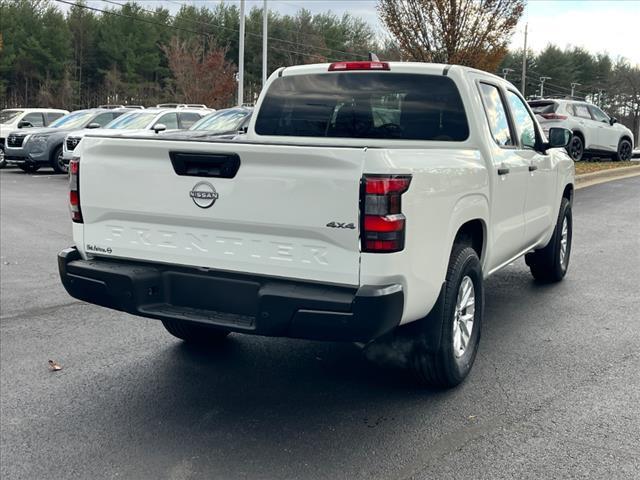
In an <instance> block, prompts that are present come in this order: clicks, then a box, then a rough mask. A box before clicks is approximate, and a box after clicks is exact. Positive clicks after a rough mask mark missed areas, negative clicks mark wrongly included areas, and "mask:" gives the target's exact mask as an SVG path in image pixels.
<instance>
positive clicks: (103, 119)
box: [91, 112, 118, 127]
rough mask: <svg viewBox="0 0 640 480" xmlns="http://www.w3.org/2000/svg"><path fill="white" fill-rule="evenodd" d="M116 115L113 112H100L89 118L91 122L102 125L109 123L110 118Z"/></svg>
mask: <svg viewBox="0 0 640 480" xmlns="http://www.w3.org/2000/svg"><path fill="white" fill-rule="evenodd" d="M117 116H118V115H117V114H114V113H113V112H107V113H101V114H100V115H98V116H97V117H96V118H94V119H93V120H91V123H97V124H98V125H100V126H101V127H104V126H105V125H106V124H107V123H109V122H110V121H111V120H113V119H114V118H115V117H117Z"/></svg>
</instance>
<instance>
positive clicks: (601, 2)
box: [59, 0, 640, 65]
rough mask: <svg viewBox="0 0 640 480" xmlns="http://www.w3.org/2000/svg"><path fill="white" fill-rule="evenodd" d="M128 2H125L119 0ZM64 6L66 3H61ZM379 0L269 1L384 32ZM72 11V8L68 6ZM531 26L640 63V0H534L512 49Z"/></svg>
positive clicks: (533, 37)
mask: <svg viewBox="0 0 640 480" xmlns="http://www.w3.org/2000/svg"><path fill="white" fill-rule="evenodd" d="M116 1H118V2H120V3H125V0H116ZM221 1H224V2H225V3H233V4H239V3H240V1H239V0H138V3H141V4H146V5H147V8H149V7H154V6H157V5H162V6H164V7H166V8H167V9H169V10H170V11H171V12H172V13H175V12H176V11H177V10H178V9H179V8H180V4H182V3H186V4H191V5H193V4H195V5H198V6H200V5H206V6H208V7H214V6H215V5H216V4H218V3H221ZM262 3H263V0H246V5H247V8H251V7H252V6H259V7H262ZM88 4H89V5H91V6H93V7H96V8H104V7H113V4H108V3H104V2H102V1H101V0H90V1H88ZM59 5H62V4H59ZM375 5H376V1H375V0H268V6H269V9H271V10H275V11H278V12H280V13H283V14H293V13H295V12H296V11H297V10H299V9H301V8H307V9H308V10H311V11H312V12H314V13H317V12H325V11H327V10H332V11H333V12H334V13H336V14H338V15H342V14H343V13H345V12H348V13H350V14H352V15H354V16H358V17H361V18H363V19H365V20H366V21H367V22H369V23H370V24H371V25H372V26H373V27H374V28H375V29H376V30H377V31H378V32H380V35H383V34H384V27H383V26H382V25H381V23H380V21H379V20H378V17H377V14H376V9H375ZM65 10H66V9H65ZM527 22H528V24H529V45H530V47H531V48H533V49H534V50H536V51H539V50H541V49H542V48H544V47H545V46H546V45H547V44H548V43H555V44H556V45H559V46H560V47H565V46H568V45H575V46H581V47H584V48H586V49H587V50H589V51H590V52H592V53H598V52H607V53H609V54H610V55H611V56H613V57H614V58H615V57H618V56H623V57H626V58H627V59H629V60H630V61H631V62H632V63H634V64H638V65H640V0H529V2H528V6H527V8H526V10H525V14H524V15H523V17H522V19H521V21H520V24H519V25H518V28H517V30H516V32H515V34H514V36H513V39H512V48H521V47H522V43H523V37H524V25H525V23H527Z"/></svg>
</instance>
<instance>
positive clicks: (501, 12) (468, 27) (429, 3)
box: [377, 0, 526, 72]
mask: <svg viewBox="0 0 640 480" xmlns="http://www.w3.org/2000/svg"><path fill="white" fill-rule="evenodd" d="M525 4H526V0H378V5H377V9H378V15H379V16H380V19H381V20H382V22H383V23H384V24H385V25H386V27H387V28H388V29H389V32H390V33H391V35H392V36H393V37H394V38H395V40H396V42H397V43H398V45H399V47H400V49H401V51H402V55H403V58H404V59H410V60H415V61H420V62H436V63H455V64H461V65H467V66H471V67H475V68H480V69H483V70H487V71H491V72H493V71H495V70H496V68H497V66H498V64H499V63H500V61H501V60H502V58H503V57H504V56H505V54H506V53H507V45H508V43H509V39H510V37H511V35H512V34H513V31H514V29H515V27H516V25H517V23H518V20H519V19H520V17H521V16H522V13H523V11H524V7H525Z"/></svg>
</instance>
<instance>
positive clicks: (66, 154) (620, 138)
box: [0, 98, 636, 173]
mask: <svg viewBox="0 0 640 480" xmlns="http://www.w3.org/2000/svg"><path fill="white" fill-rule="evenodd" d="M529 105H530V107H531V109H532V110H533V112H534V113H535V114H536V117H537V119H538V122H539V123H540V125H541V126H542V129H543V131H544V133H545V134H547V133H548V131H549V128H550V127H564V128H568V129H569V130H571V131H572V132H573V138H572V140H571V143H570V145H569V146H568V147H567V151H568V153H569V155H570V156H571V157H572V158H573V160H574V161H581V160H584V159H586V158H589V157H599V158H611V159H613V160H619V161H626V160H630V159H631V158H632V156H633V149H634V148H635V147H636V145H635V142H634V138H633V134H632V132H631V130H629V129H628V128H627V127H625V126H624V125H622V124H620V123H618V122H617V119H616V118H615V117H611V116H609V115H607V114H606V113H605V112H603V111H602V110H601V109H600V108H598V107H597V106H595V105H592V104H589V103H588V102H585V101H582V100H577V99H574V98H562V99H560V98H548V99H535V100H531V101H529ZM252 110H253V109H252V108H250V107H232V108H227V109H222V110H217V111H216V110H214V109H210V108H207V107H206V105H201V104H180V103H163V104H159V105H157V106H155V107H152V108H144V107H142V106H140V105H126V106H125V105H100V106H99V107H98V108H90V109H84V110H76V111H73V112H69V111H67V110H62V109H53V108H13V109H5V110H2V111H0V168H4V167H5V166H7V165H15V166H18V167H19V168H20V169H22V170H23V171H25V172H35V171H37V170H39V169H40V168H42V167H51V168H53V170H54V172H56V173H66V172H67V170H68V164H69V161H70V160H71V158H72V157H73V151H74V149H75V147H76V146H77V145H78V143H79V142H80V141H81V140H82V137H84V136H85V135H86V134H87V133H89V132H90V133H91V135H108V136H112V135H123V136H127V135H155V134H159V135H162V134H163V133H165V132H166V133H170V134H171V135H172V138H175V137H176V135H178V137H179V138H183V139H188V138H197V137H223V138H234V137H235V136H236V135H242V134H243V132H244V131H246V127H247V125H248V123H249V120H250V118H251V114H252Z"/></svg>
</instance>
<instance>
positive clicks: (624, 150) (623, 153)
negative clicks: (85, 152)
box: [620, 143, 631, 161]
mask: <svg viewBox="0 0 640 480" xmlns="http://www.w3.org/2000/svg"><path fill="white" fill-rule="evenodd" d="M620 158H621V159H622V160H625V161H626V160H629V159H630V158H631V145H629V144H628V143H623V144H622V147H621V148H620Z"/></svg>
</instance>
